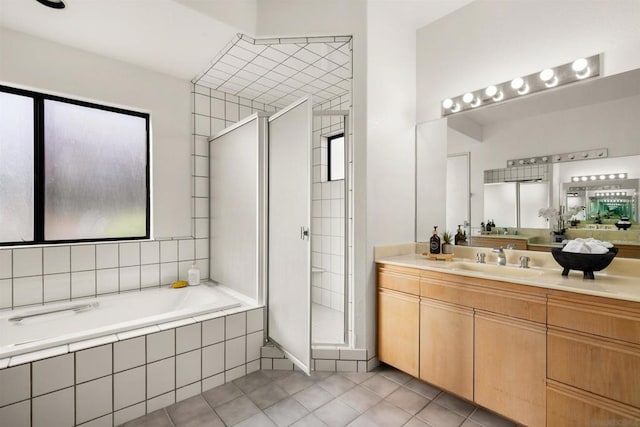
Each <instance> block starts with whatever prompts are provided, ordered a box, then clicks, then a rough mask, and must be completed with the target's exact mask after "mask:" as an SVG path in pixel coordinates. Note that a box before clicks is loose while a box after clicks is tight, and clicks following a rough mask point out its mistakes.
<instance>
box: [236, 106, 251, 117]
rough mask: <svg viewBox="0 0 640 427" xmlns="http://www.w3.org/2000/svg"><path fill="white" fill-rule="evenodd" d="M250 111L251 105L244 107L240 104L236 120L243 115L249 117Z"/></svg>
mask: <svg viewBox="0 0 640 427" xmlns="http://www.w3.org/2000/svg"><path fill="white" fill-rule="evenodd" d="M251 111H252V110H251V107H245V106H244V105H241V106H240V112H239V116H238V120H242V119H244V118H245V117H249V116H250V115H251Z"/></svg>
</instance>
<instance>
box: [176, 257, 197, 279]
mask: <svg viewBox="0 0 640 427" xmlns="http://www.w3.org/2000/svg"><path fill="white" fill-rule="evenodd" d="M191 265H193V260H191V261H180V262H179V263H178V280H185V281H186V280H188V279H189V269H190V268H191Z"/></svg>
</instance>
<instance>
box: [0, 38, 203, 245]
mask: <svg viewBox="0 0 640 427" xmlns="http://www.w3.org/2000/svg"><path fill="white" fill-rule="evenodd" d="M0 81H3V82H5V83H6V84H8V85H19V86H24V87H27V88H29V89H34V90H36V91H37V90H40V91H43V92H48V93H56V94H60V95H63V96H68V97H71V98H81V99H86V100H90V101H93V102H96V103H106V104H112V105H118V106H121V107H123V108H130V109H137V110H143V111H146V112H149V113H150V114H151V126H152V129H151V132H152V134H151V139H152V144H153V146H152V162H153V176H152V178H153V194H152V201H153V211H152V212H153V221H152V224H153V233H154V237H178V236H180V237H183V236H190V235H191V234H192V231H191V199H190V197H191V192H190V188H191V182H190V179H191V163H190V159H191V158H190V155H191V148H192V142H191V123H190V111H191V96H190V91H191V85H190V83H189V82H188V81H182V80H179V79H176V78H174V77H169V76H167V75H163V74H160V73H156V72H153V71H149V70H145V69H142V68H139V67H136V66H133V65H129V64H126V63H123V62H119V61H115V60H112V59H108V58H104V57H101V56H97V55H94V54H91V53H87V52H84V51H81V50H78V49H73V48H70V47H67V46H63V45H60V44H57V43H53V42H49V41H47V40H43V39H39V38H35V37H31V36H28V35H26V34H23V33H18V32H15V31H11V30H7V29H4V28H0Z"/></svg>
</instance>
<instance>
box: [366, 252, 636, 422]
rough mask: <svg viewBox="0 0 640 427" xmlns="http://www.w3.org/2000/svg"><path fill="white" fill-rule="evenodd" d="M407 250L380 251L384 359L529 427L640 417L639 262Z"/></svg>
mask: <svg viewBox="0 0 640 427" xmlns="http://www.w3.org/2000/svg"><path fill="white" fill-rule="evenodd" d="M407 248H409V249H410V245H405V246H404V250H400V249H398V248H397V247H396V248H377V250H376V268H377V287H378V288H377V295H378V357H379V359H380V361H382V362H385V363H387V364H389V365H392V366H394V367H396V368H398V369H400V370H402V371H404V372H406V373H408V374H410V375H412V376H414V377H416V378H420V379H421V380H423V381H426V382H428V383H431V384H433V385H435V386H437V387H440V388H442V389H444V390H446V391H448V392H450V393H452V394H455V395H457V396H459V397H461V398H463V399H466V400H468V401H470V402H474V403H476V404H478V405H480V406H483V407H486V408H487V409H490V410H492V411H494V412H496V413H498V414H501V415H503V416H505V417H507V418H510V419H512V420H514V421H516V422H518V423H520V424H523V425H527V426H545V425H546V426H564V425H575V426H577V425H596V424H594V423H596V422H598V423H603V424H602V425H605V424H604V423H606V425H634V424H633V423H634V422H637V420H638V419H640V280H638V277H640V261H636V260H625V259H616V260H614V261H613V263H612V264H611V265H610V266H609V268H607V269H606V270H604V271H603V272H601V273H597V274H596V280H595V281H584V280H582V275H581V274H577V273H571V274H570V275H569V277H568V278H562V276H561V275H560V272H561V267H560V266H558V265H557V264H556V263H555V261H554V260H553V258H552V257H551V255H550V254H548V253H543V252H532V251H524V250H517V249H516V250H506V251H505V252H506V254H507V255H506V256H507V266H498V265H496V255H495V254H494V253H492V252H491V251H490V250H488V249H482V248H469V247H456V253H455V258H454V261H453V262H443V261H433V260H429V259H427V258H426V257H424V256H422V255H419V253H422V252H424V249H425V248H424V247H422V246H421V245H419V244H418V245H416V246H415V250H413V251H411V250H407ZM477 252H484V253H485V254H486V260H487V264H478V263H476V262H475V258H476V253H477ZM523 255H526V256H529V257H530V258H531V266H532V267H531V268H528V269H522V268H518V263H517V260H518V259H519V257H520V256H523ZM587 282H591V283H587ZM597 425H600V424H597Z"/></svg>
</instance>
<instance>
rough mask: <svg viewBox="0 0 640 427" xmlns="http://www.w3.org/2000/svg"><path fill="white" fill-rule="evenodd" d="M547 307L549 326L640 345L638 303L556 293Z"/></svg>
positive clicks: (639, 308)
mask: <svg viewBox="0 0 640 427" xmlns="http://www.w3.org/2000/svg"><path fill="white" fill-rule="evenodd" d="M548 306H549V311H548V317H549V325H553V326H559V327H561V328H566V329H572V330H575V331H580V332H586V333H589V334H594V335H600V336H603V337H609V338H613V339H616V340H621V341H628V342H630V343H635V344H640V303H635V302H630V301H619V300H610V299H607V298H598V297H590V296H585V295H577V294H570V295H569V294H565V293H559V294H551V295H549V303H548Z"/></svg>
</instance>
